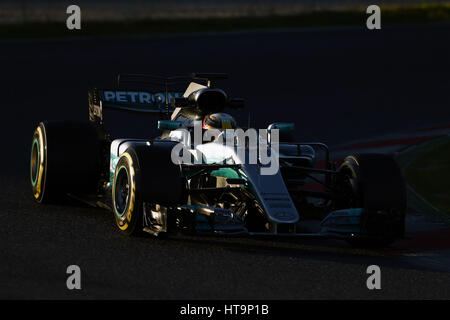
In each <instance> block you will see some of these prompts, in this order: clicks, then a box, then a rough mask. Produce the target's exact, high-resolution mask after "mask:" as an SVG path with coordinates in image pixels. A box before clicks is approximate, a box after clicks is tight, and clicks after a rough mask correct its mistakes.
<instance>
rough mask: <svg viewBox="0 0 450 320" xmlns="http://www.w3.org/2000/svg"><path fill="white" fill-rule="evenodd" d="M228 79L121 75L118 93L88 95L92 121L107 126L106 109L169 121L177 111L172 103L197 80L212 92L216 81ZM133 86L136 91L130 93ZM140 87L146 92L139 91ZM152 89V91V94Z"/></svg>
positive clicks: (215, 75) (200, 75) (218, 76)
mask: <svg viewBox="0 0 450 320" xmlns="http://www.w3.org/2000/svg"><path fill="white" fill-rule="evenodd" d="M226 78H227V75H226V74H223V73H198V72H197V73H192V74H191V75H190V76H189V77H186V76H173V77H161V76H155V75H147V74H119V75H118V76H117V88H116V89H93V90H89V91H88V100H89V119H90V120H91V121H92V122H95V123H103V109H112V110H118V111H127V112H134V113H143V114H153V115H156V116H159V117H161V118H168V117H169V115H170V113H172V112H173V111H174V110H175V107H176V106H175V105H174V104H173V103H172V104H171V102H173V101H175V100H177V99H179V98H182V97H183V94H184V93H185V88H186V86H187V84H188V83H189V81H191V80H193V79H194V80H200V81H204V82H206V87H208V88H210V87H211V86H212V85H213V84H212V81H215V80H220V79H226ZM180 84H182V85H183V89H181V88H180ZM130 86H131V87H133V89H129V87H130ZM139 87H144V88H146V89H142V90H141V89H136V88H139ZM149 87H150V88H152V91H149V90H148V88H149ZM177 89H179V90H177ZM153 90H154V91H153ZM181 90H183V91H181Z"/></svg>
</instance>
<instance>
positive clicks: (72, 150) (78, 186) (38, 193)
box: [30, 121, 100, 203]
mask: <svg viewBox="0 0 450 320" xmlns="http://www.w3.org/2000/svg"><path fill="white" fill-rule="evenodd" d="M99 168H100V143H99V141H98V134H97V130H96V128H95V127H94V126H93V125H91V124H90V123H84V122H79V123H75V122H48V121H45V122H41V123H39V125H38V126H37V128H36V130H35V131H34V134H33V140H32V144H31V159H30V179H31V181H30V182H31V188H32V193H33V197H34V199H35V200H36V201H37V202H38V203H55V202H60V201H62V200H63V199H64V198H65V196H66V195H67V194H68V193H77V194H91V193H95V192H96V189H97V183H98V177H99V172H100V169H99Z"/></svg>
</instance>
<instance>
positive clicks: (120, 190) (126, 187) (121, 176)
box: [114, 166, 130, 217]
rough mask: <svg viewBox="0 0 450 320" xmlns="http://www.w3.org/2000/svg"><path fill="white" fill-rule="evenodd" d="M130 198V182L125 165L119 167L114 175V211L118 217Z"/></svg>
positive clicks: (123, 212) (124, 209) (123, 211)
mask: <svg viewBox="0 0 450 320" xmlns="http://www.w3.org/2000/svg"><path fill="white" fill-rule="evenodd" d="M129 198H130V182H129V175H128V170H127V168H126V167H124V166H123V167H120V168H119V171H118V172H117V176H116V184H115V193H114V199H115V211H116V213H117V215H118V216H119V217H122V216H123V215H124V214H125V212H126V210H127V206H128V202H129Z"/></svg>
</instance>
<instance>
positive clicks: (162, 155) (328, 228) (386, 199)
mask: <svg viewBox="0 0 450 320" xmlns="http://www.w3.org/2000/svg"><path fill="white" fill-rule="evenodd" d="M226 77H227V76H226V75H225V74H212V73H194V74H192V75H191V77H190V78H189V80H188V77H170V78H163V77H156V76H150V75H120V76H118V83H117V88H116V89H113V90H98V89H93V90H90V91H89V92H88V98H89V120H90V121H89V122H86V123H69V122H41V123H40V124H39V126H38V127H37V129H36V130H35V132H34V136H33V140H32V146H31V164H30V170H31V186H32V191H33V196H34V198H35V200H36V201H37V202H39V203H48V202H55V201H60V200H61V199H63V198H64V197H66V196H67V195H69V196H71V197H73V198H76V199H79V200H82V201H84V202H86V203H89V204H91V205H94V206H97V207H102V208H106V209H109V210H111V211H112V212H113V215H114V218H115V222H116V224H117V227H118V228H119V230H120V232H122V233H124V234H126V235H134V234H137V233H140V232H142V231H145V232H148V233H150V234H152V235H155V236H158V235H163V234H171V233H179V232H187V233H194V234H211V235H244V236H245V235H253V236H290V237H332V238H339V239H344V240H347V241H348V242H350V243H351V244H353V245H358V246H361V245H368V246H382V245H388V244H390V243H392V242H393V241H395V240H396V239H397V238H400V237H402V236H403V235H404V229H405V228H404V226H405V211H406V188H405V182H404V179H403V176H402V173H401V170H400V169H399V167H398V165H397V164H396V162H395V160H394V159H393V158H392V157H390V156H387V155H382V154H355V155H349V156H348V157H346V158H345V159H344V160H343V162H342V164H340V165H339V166H337V165H336V164H335V163H333V162H332V161H331V160H330V155H329V151H328V147H327V146H326V145H324V144H322V143H296V142H292V135H291V133H292V130H293V124H289V123H273V124H271V125H270V126H269V127H268V128H267V129H264V130H260V131H259V132H256V130H254V131H251V130H250V129H251V128H246V130H247V131H244V129H245V128H242V127H240V128H238V127H237V124H236V121H235V119H234V118H233V117H232V116H231V115H229V114H226V113H223V111H224V110H226V109H229V110H233V109H240V108H242V107H243V104H244V103H243V100H242V99H231V98H229V97H228V96H227V94H226V93H225V92H224V91H223V90H221V89H218V88H216V87H215V83H216V82H217V81H218V80H220V79H225V78H226ZM189 82H190V83H189ZM180 83H183V84H184V86H186V85H187V84H188V83H189V84H188V86H187V89H186V90H185V91H184V92H178V91H174V90H172V91H171V88H172V87H174V86H176V85H179V84H180ZM136 84H138V85H136ZM130 86H133V89H130ZM142 87H144V88H145V89H141V88H142ZM137 88H138V89H137ZM149 88H159V91H158V90H153V91H149ZM185 88H186V87H185ZM106 109H109V110H115V111H123V112H131V113H138V114H140V115H142V116H145V115H150V116H153V117H157V118H158V119H159V120H158V122H157V123H158V129H160V130H161V133H162V134H161V135H160V136H159V137H156V138H150V137H149V138H148V139H134V138H123V137H114V138H112V137H111V134H110V133H109V132H107V130H106V129H105V125H104V111H105V110H106ZM252 133H254V134H253V135H252ZM224 141H226V143H224ZM230 141H231V142H232V143H231V144H230V143H229V142H230ZM236 141H238V142H239V143H238V144H236ZM268 159H269V160H270V161H268ZM314 220H316V221H317V223H313V222H311V221H314ZM319 221H321V222H320V223H319Z"/></svg>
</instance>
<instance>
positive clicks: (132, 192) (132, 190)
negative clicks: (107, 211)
mask: <svg viewBox="0 0 450 320" xmlns="http://www.w3.org/2000/svg"><path fill="white" fill-rule="evenodd" d="M121 170H126V173H127V176H128V185H129V188H128V192H129V193H128V199H127V204H126V207H125V210H124V211H123V212H119V210H118V208H117V206H118V204H117V199H116V189H117V177H118V175H119V172H120V171H121ZM112 211H113V214H114V218H115V221H116V225H117V227H118V228H119V229H120V231H121V232H123V233H124V234H127V235H131V234H135V233H138V232H139V231H140V230H139V223H142V202H141V196H140V189H139V168H138V167H137V159H136V157H135V155H134V154H133V153H130V152H127V151H126V152H124V153H123V154H122V155H121V156H120V159H119V162H118V163H117V166H116V170H115V172H114V179H113V185H112Z"/></svg>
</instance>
